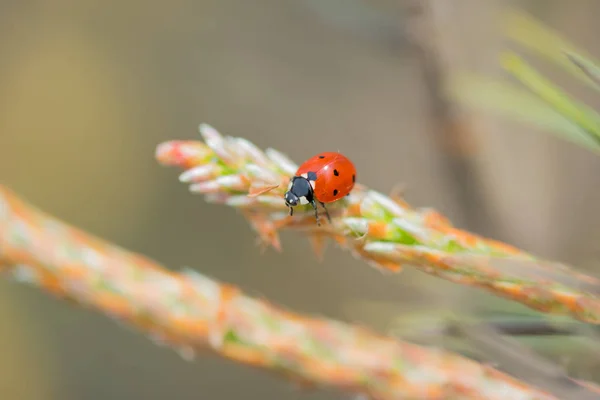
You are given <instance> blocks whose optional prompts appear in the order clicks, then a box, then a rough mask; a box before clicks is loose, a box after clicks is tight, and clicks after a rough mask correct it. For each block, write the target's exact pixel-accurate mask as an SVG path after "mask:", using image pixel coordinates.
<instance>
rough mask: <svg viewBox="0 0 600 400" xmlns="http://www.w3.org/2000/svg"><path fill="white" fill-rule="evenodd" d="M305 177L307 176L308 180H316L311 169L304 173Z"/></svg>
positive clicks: (315, 175)
mask: <svg viewBox="0 0 600 400" xmlns="http://www.w3.org/2000/svg"><path fill="white" fill-rule="evenodd" d="M306 177H307V178H308V180H309V181H316V180H317V174H316V173H314V172H313V171H309V172H308V173H307V174H306Z"/></svg>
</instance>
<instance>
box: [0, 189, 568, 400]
mask: <svg viewBox="0 0 600 400" xmlns="http://www.w3.org/2000/svg"><path fill="white" fill-rule="evenodd" d="M0 267H1V268H2V270H3V271H4V272H6V273H10V274H12V275H13V276H15V277H16V278H18V279H19V280H21V281H24V282H28V283H31V284H33V285H36V286H38V287H40V288H42V289H45V290H46V291H48V292H50V293H52V294H54V295H57V296H60V297H63V298H66V299H70V300H74V301H75V302H77V303H79V304H82V305H87V306H89V307H91V308H93V309H95V310H97V311H101V312H103V313H106V314H108V315H110V316H113V317H116V318H118V319H120V320H124V321H126V322H128V323H130V324H132V325H134V326H137V327H138V328H140V329H141V330H143V331H144V332H146V333H147V334H148V335H149V336H151V337H153V338H155V339H157V338H160V339H161V340H162V341H165V342H166V343H168V344H170V345H172V346H175V347H180V348H183V349H187V352H188V353H189V352H191V351H194V350H212V351H213V352H216V353H217V354H219V355H221V356H223V357H227V358H229V359H232V360H235V361H238V362H242V363H245V364H250V365H253V366H257V367H262V368H265V369H269V370H272V371H276V372H281V373H283V374H284V375H286V376H289V377H291V378H293V379H296V380H300V381H304V382H310V383H312V384H322V385H329V386H334V387H337V388H338V389H340V390H344V391H347V392H350V393H360V394H365V395H367V396H369V397H370V398H373V399H398V398H403V399H424V398H431V399H441V398H450V397H452V398H464V399H482V398H486V399H502V400H504V399H507V398H520V399H538V400H540V399H556V398H557V397H554V396H553V395H551V394H548V393H544V392H542V391H540V390H538V389H535V388H533V387H528V386H526V385H525V384H523V383H521V382H519V381H517V380H516V379H514V378H512V377H510V376H508V375H506V374H504V373H501V372H500V371H498V370H495V369H493V368H491V367H489V366H485V365H480V364H478V363H476V362H473V361H471V360H468V359H466V358H463V357H460V356H457V355H453V354H450V353H447V352H443V351H440V350H436V349H427V348H423V347H419V346H416V345H413V344H410V343H407V342H402V341H398V340H393V339H391V338H387V337H383V336H381V335H378V334H376V333H373V332H371V331H369V330H367V329H363V328H359V327H353V326H350V325H346V324H343V323H341V322H337V321H333V320H329V319H325V318H312V317H306V316H302V315H298V314H294V313H291V312H288V311H285V310H283V309H281V308H278V307H276V306H274V305H272V304H269V303H268V302H266V301H261V300H257V299H253V298H250V297H247V296H245V295H244V294H242V293H241V292H240V291H239V290H238V289H237V288H235V287H233V286H230V285H226V284H221V283H218V282H216V281H214V280H211V279H209V278H206V277H204V276H201V275H199V274H196V273H192V272H186V273H181V274H178V273H174V272H171V271H168V270H166V269H165V268H163V267H162V266H160V265H159V264H157V263H155V262H154V261H152V260H149V259H147V258H145V257H143V256H141V255H138V254H135V253H130V252H128V251H126V250H124V249H122V248H119V247H117V246H115V245H113V244H110V243H108V242H105V241H103V240H100V239H98V238H96V237H94V236H92V235H89V234H87V233H85V232H82V231H80V230H78V229H76V228H73V227H71V226H68V225H66V224H64V223H63V222H61V221H59V220H57V219H55V218H53V217H51V216H49V215H47V214H45V213H43V212H41V211H38V210H36V209H34V208H33V207H31V206H30V205H28V204H26V203H25V202H23V201H22V200H20V199H19V198H18V197H17V196H16V195H15V194H13V193H12V192H10V191H9V190H7V189H5V188H2V187H1V186H0ZM563 386H564V385H562V386H561V387H563ZM570 393H573V392H570ZM566 398H569V399H574V398H576V397H573V396H570V397H566Z"/></svg>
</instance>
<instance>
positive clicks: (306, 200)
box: [284, 152, 356, 225]
mask: <svg viewBox="0 0 600 400" xmlns="http://www.w3.org/2000/svg"><path fill="white" fill-rule="evenodd" d="M354 182H356V168H354V164H352V161H350V160H349V159H348V158H347V157H346V156H344V155H343V154H340V153H335V152H325V153H321V154H317V155H316V156H314V157H312V158H309V159H308V160H306V161H305V162H304V163H303V164H302V165H301V166H300V168H298V171H296V174H295V175H294V177H293V178H292V180H291V181H290V184H289V186H288V190H287V192H286V193H285V195H284V199H285V204H286V205H287V206H288V207H289V208H290V215H293V213H294V208H293V207H295V206H297V205H298V204H311V205H312V206H313V208H314V209H315V218H316V219H317V225H321V223H320V221H319V212H318V210H317V203H316V201H318V202H319V203H321V206H323V209H325V213H326V214H327V219H328V220H329V222H331V217H329V212H328V211H327V208H326V207H325V204H326V203H333V202H334V201H337V200H339V199H341V198H342V197H344V196H346V195H347V194H349V193H350V191H351V190H352V188H353V187H354Z"/></svg>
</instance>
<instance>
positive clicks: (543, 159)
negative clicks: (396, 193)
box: [0, 0, 600, 400]
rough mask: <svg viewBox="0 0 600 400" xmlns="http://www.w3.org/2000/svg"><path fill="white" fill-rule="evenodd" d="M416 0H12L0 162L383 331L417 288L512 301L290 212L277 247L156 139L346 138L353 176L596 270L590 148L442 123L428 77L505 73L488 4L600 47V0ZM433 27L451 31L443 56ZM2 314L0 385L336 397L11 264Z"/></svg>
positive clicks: (170, 243)
mask: <svg viewBox="0 0 600 400" xmlns="http://www.w3.org/2000/svg"><path fill="white" fill-rule="evenodd" d="M415 3H419V2H413V1H407V0H406V1H402V0H369V1H367V0H348V1H341V0H301V1H298V0H296V1H292V0H257V1H252V2H249V1H243V0H227V1H217V0H196V1H190V0H173V1H171V2H146V1H140V0H125V1H115V0H102V1H100V0H77V1H75V0H53V1H47V0H46V1H44V0H20V1H14V0H12V1H11V0H2V1H0V182H1V183H2V184H5V185H7V186H9V187H11V188H12V189H14V190H15V191H17V192H18V193H20V194H21V195H23V196H25V197H26V198H27V199H28V200H30V201H31V202H33V203H34V204H36V205H38V206H39V207H41V208H43V209H44V210H46V211H48V212H50V213H52V214H54V215H56V216H57V217H59V218H61V219H63V220H65V221H67V222H69V223H71V224H74V225H76V226H79V227H81V228H83V229H86V230H87V231H89V232H91V233H94V234H97V235H99V236H101V237H103V238H106V239H108V240H111V241H113V242H116V243H118V244H120V245H122V246H124V247H126V248H129V249H131V250H134V251H138V252H141V253H144V254H146V255H147V256H149V257H152V258H154V259H156V260H158V261H160V262H162V263H164V264H166V265H169V266H170V267H172V268H174V269H177V268H179V267H181V266H184V265H185V266H190V267H193V268H196V269H197V270H199V271H201V272H202V273H205V274H207V275H210V276H212V277H214V278H217V279H219V280H223V281H227V282H230V283H234V284H236V285H240V286H241V287H242V288H243V289H244V290H246V291H247V292H248V293H250V294H253V295H258V296H264V297H266V298H268V299H269V300H271V301H273V302H276V303H278V304H280V305H283V306H285V307H289V308H292V309H294V310H297V311H301V312H306V313H311V314H318V315H325V316H328V317H334V318H338V319H342V320H345V321H349V322H356V323H360V324H363V325H368V326H372V327H374V328H376V329H379V330H382V331H386V330H389V329H390V326H391V325H390V324H391V321H393V320H394V318H395V317H396V316H397V315H396V314H401V313H402V312H405V311H407V310H408V311H414V310H420V309H423V308H425V307H430V308H437V309H441V310H448V311H455V312H456V311H458V312H469V311H470V310H473V309H474V308H475V306H474V304H476V305H477V307H479V308H485V307H486V305H487V306H491V305H492V304H494V305H495V307H501V308H504V309H507V310H510V309H518V310H521V308H520V306H516V305H514V304H512V303H508V302H504V301H502V300H499V299H496V298H493V297H491V296H489V295H487V294H485V293H482V292H480V291H477V290H474V289H465V288H463V287H458V286H456V285H452V284H450V283H446V282H440V281H438V280H436V279H434V278H432V277H429V276H425V275H423V274H421V273H419V272H417V271H412V270H410V269H409V270H406V271H405V272H404V273H402V274H400V275H397V276H384V275H382V274H380V273H379V272H378V271H375V270H373V269H371V268H369V267H367V266H366V265H365V264H363V263H362V262H361V261H359V260H355V259H353V258H352V257H351V256H350V255H349V254H348V253H346V252H342V251H341V250H339V249H337V248H335V247H333V246H332V247H331V248H329V249H328V251H327V252H326V254H325V258H324V261H323V262H322V263H319V262H318V261H317V260H316V258H315V257H314V255H313V254H312V253H311V249H310V246H309V244H308V242H307V241H306V240H305V239H304V238H302V237H301V236H299V235H296V234H293V233H284V234H283V237H282V239H283V248H284V252H283V253H281V254H277V253H275V252H273V251H267V252H266V253H264V254H262V253H261V252H260V251H259V248H258V247H256V245H255V235H254V233H253V232H252V231H251V230H250V228H249V227H248V225H247V223H246V222H245V221H244V220H243V218H242V217H241V216H240V215H238V214H237V213H236V212H235V211H234V210H232V209H229V208H226V207H219V206H215V205H208V204H206V203H204V201H203V200H202V198H201V197H198V196H194V195H191V194H190V193H189V192H188V191H187V188H186V187H185V186H184V185H182V184H180V183H179V182H178V181H177V175H178V173H179V171H177V170H175V169H168V168H163V167H161V166H159V165H158V164H157V162H156V161H155V160H154V150H155V148H156V145H157V144H159V143H160V142H162V141H166V140H170V139H193V138H199V135H198V133H197V126H198V124H199V123H200V122H207V123H210V124H211V125H213V126H214V127H216V128H217V129H218V130H220V131H221V132H222V133H224V134H229V135H234V136H243V137H245V138H247V139H249V140H251V141H253V142H254V143H256V144H257V145H258V146H260V147H263V148H264V147H274V148H277V149H278V150H280V151H282V152H284V153H287V154H288V155H290V156H291V157H292V158H293V159H294V160H295V161H297V162H301V161H303V160H304V159H306V158H308V157H310V156H312V155H313V154H314V153H316V152H318V151H324V150H339V151H342V152H343V153H345V154H346V155H348V156H349V157H350V158H351V159H352V160H353V161H354V162H355V164H356V166H357V168H358V171H359V173H358V178H359V181H360V182H361V183H363V184H366V185H368V186H370V187H372V188H374V189H377V190H380V191H382V192H386V193H388V192H389V191H390V190H391V189H392V188H393V187H394V186H397V185H403V186H404V187H405V188H406V192H405V195H406V198H407V199H408V201H409V202H410V203H411V204H413V205H415V206H420V207H433V208H436V209H438V210H439V211H441V212H443V213H444V214H446V215H447V216H448V217H449V218H450V219H451V220H452V221H453V222H454V223H455V224H456V225H458V226H459V227H461V228H466V229H469V230H472V231H475V232H478V233H481V234H484V235H487V236H491V237H493V238H496V239H500V240H505V241H508V242H510V243H512V244H515V245H517V246H520V247H522V248H524V249H526V250H529V251H531V252H534V253H537V254H539V255H541V256H544V257H547V258H551V259H556V260H560V261H565V262H569V263H571V264H575V265H577V266H579V267H581V268H582V269H588V270H594V269H597V268H598V267H597V264H595V260H597V258H598V253H599V251H600V245H599V244H598V243H599V240H600V228H598V226H599V224H598V223H599V222H600V216H599V215H598V214H597V213H596V209H597V204H598V201H600V190H599V189H598V187H600V185H599V184H600V173H599V172H600V159H599V158H598V157H596V156H595V155H593V154H591V153H590V152H588V151H586V150H584V149H582V148H579V147H576V146H574V145H571V144H569V143H567V142H564V141H560V140H558V139H556V138H554V137H553V136H550V135H547V134H545V133H544V132H541V131H539V130H536V129H534V128H532V127H529V126H524V125H521V124H518V123H515V122H510V121H507V120H503V119H501V118H499V117H496V116H494V115H489V114H483V113H481V112H474V111H472V110H468V109H465V108H462V107H457V108H454V109H453V111H452V113H456V115H460V118H461V121H468V126H469V128H468V129H467V131H468V132H467V133H466V134H464V135H458V136H456V135H455V134H453V135H450V133H449V130H448V129H446V128H447V126H446V123H445V122H444V118H441V117H440V114H443V111H440V88H439V82H437V83H436V80H437V79H443V78H444V77H447V76H449V75H451V74H453V73H455V72H458V71H462V70H469V71H474V72H479V73H485V74H488V75H490V76H503V72H502V71H501V69H500V68H499V66H498V59H497V54H498V51H499V50H500V49H501V48H502V47H503V46H504V45H505V39H504V38H503V36H502V34H501V31H500V29H499V27H498V25H497V23H496V18H497V16H498V14H499V13H500V12H501V11H502V10H503V9H504V8H505V7H507V6H518V7H521V8H523V9H525V10H527V11H528V12H530V13H531V14H532V15H534V16H535V17H536V18H539V19H541V20H542V21H543V22H544V23H546V24H548V25H549V26H551V27H552V28H555V29H557V30H558V31H560V32H561V33H563V35H564V36H565V37H567V38H569V39H570V40H571V41H573V42H575V43H577V44H578V45H580V46H581V47H583V48H586V49H587V50H589V51H590V52H591V53H592V54H594V55H599V52H600V50H599V49H598V41H597V38H598V37H599V35H600V27H599V26H598V24H597V15H598V13H599V12H600V3H599V2H597V1H593V0H578V1H577V2H564V1H560V0H536V1H493V0H487V1H485V2H484V1H480V0H451V1H448V0H445V1H441V0H439V1H430V2H429V4H430V5H431V7H432V8H431V9H430V10H429V14H426V15H423V14H422V13H420V12H419V10H418V9H417V8H415ZM423 44H425V45H432V46H433V47H434V48H437V49H438V50H439V53H438V54H437V57H438V58H437V60H433V61H432V60H431V59H429V58H428V56H427V52H426V51H424V49H423V47H422V46H423ZM432 65H434V66H436V68H437V69H436V68H433V69H432V68H431V66H432ZM542 67H543V66H542ZM546 71H548V72H549V73H550V74H551V76H552V77H553V78H555V79H556V82H558V83H560V84H563V83H564V85H565V86H564V87H566V88H568V90H569V92H570V93H573V94H574V95H576V96H578V97H579V98H581V99H583V100H584V101H587V102H588V104H590V105H592V106H595V107H596V108H598V107H600V104H598V101H597V99H594V98H593V96H591V95H590V93H589V92H588V91H587V90H586V89H585V88H584V87H581V86H578V85H577V84H576V83H574V82H572V81H569V80H568V79H566V78H564V77H563V76H561V75H560V73H558V72H557V71H553V70H552V69H548V68H546ZM594 102H596V104H594ZM442 108H443V107H442ZM456 144H459V145H456ZM378 304H379V305H380V306H378ZM0 321H2V323H0V354H1V356H0V397H1V398H2V399H6V400H10V399H19V400H21V399H22V400H28V399H35V400H37V399H40V400H55V399H61V400H71V399H90V400H95V399H98V400H100V399H107V398H110V399H115V400H119V399H127V400H130V399H137V398H144V399H148V400H158V399H165V398H176V399H179V400H187V399H235V398H242V397H243V398H247V399H262V398H277V399H326V398H334V397H335V398H338V396H337V395H335V394H332V393H328V392H324V391H308V392H302V391H299V390H298V389H297V388H295V387H293V386H291V385H290V384H288V383H287V382H284V381H281V380H279V379H278V378H277V377H273V376H271V375H270V374H266V373H264V372H263V371H257V370H253V369H250V368H248V367H246V366H240V365H235V364H233V363H231V362H228V361H223V360H220V359H217V358H212V357H208V358H206V357H200V358H198V359H197V360H196V361H195V362H193V363H189V362H185V361H183V360H182V359H181V357H179V355H177V354H176V353H175V352H173V351H171V350H168V349H164V348H160V347H157V346H155V345H154V344H152V343H151V342H150V341H149V340H148V339H147V338H146V337H144V336H142V335H140V334H139V333H137V332H134V331H130V330H127V329H123V328H122V327H120V326H118V325H116V324H115V323H114V322H113V321H111V320H109V319H108V318H106V317H104V316H102V315H97V314H95V313H94V312H91V311H88V310H83V309H80V308H76V307H73V306H71V305H69V304H66V303H63V302H60V301H57V300H55V299H53V298H49V297H48V296H47V295H45V294H43V293H39V292H37V291H36V290H35V289H30V288H27V287H23V286H20V285H17V284H15V283H13V282H11V281H8V280H0ZM569 357H571V358H574V355H573V353H570V356H569ZM569 357H567V359H568V358H569ZM578 361H581V359H579V360H578ZM565 363H567V361H565ZM583 370H585V368H584V369H583ZM582 377H585V376H582Z"/></svg>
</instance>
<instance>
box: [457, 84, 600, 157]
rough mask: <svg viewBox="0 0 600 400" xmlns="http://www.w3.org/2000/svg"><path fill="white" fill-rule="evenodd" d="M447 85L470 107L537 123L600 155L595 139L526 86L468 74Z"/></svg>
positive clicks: (538, 125)
mask: <svg viewBox="0 0 600 400" xmlns="http://www.w3.org/2000/svg"><path fill="white" fill-rule="evenodd" d="M448 88H449V91H450V93H449V94H450V95H451V96H452V97H453V98H454V99H456V100H457V101H459V102H461V103H463V104H465V105H467V106H470V107H476V108H480V109H485V110H487V111H492V112H496V113H498V114H501V115H503V116H505V117H508V118H512V119H515V120H518V121H521V122H524V123H527V124H531V125H534V126H537V127H539V128H541V129H544V130H546V131H549V132H551V133H553V134H555V135H556V136H558V137H560V138H561V139H563V140H568V141H570V142H572V143H575V144H577V145H580V146H583V147H585V148H587V149H589V150H591V151H594V152H596V153H597V154H600V145H599V143H598V142H597V141H596V140H594V139H593V138H591V137H590V136H589V135H588V134H587V133H586V132H585V131H584V130H583V129H582V128H581V127H580V126H578V125H577V124H575V123H574V122H573V121H571V120H569V119H567V118H566V117H565V116H563V115H561V114H560V113H559V112H558V111H556V110H555V109H554V108H552V107H551V106H549V105H548V104H546V103H545V102H544V101H542V100H540V99H539V98H537V97H536V96H535V95H533V94H531V93H530V92H529V91H527V90H526V89H521V88H518V87H516V86H515V85H512V84H509V83H506V82H502V81H500V80H494V79H491V78H486V77H482V76H477V75H466V74H464V75H457V76H455V77H454V78H453V79H451V81H450V82H449V86H448Z"/></svg>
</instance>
